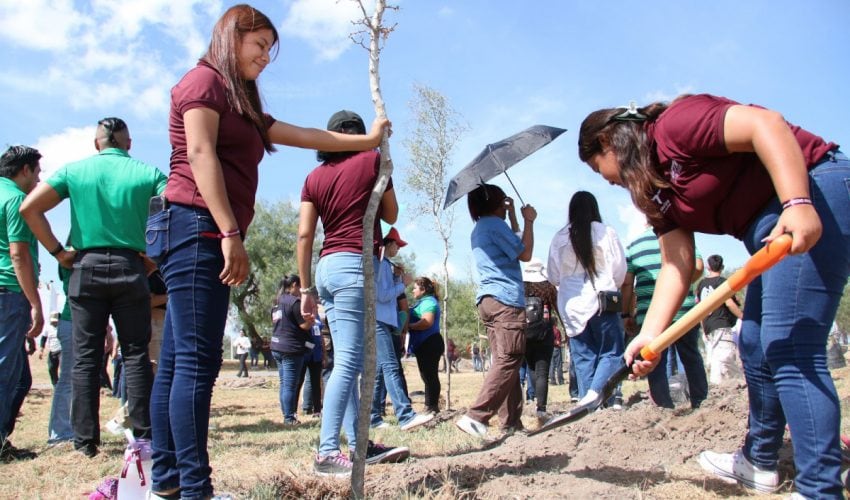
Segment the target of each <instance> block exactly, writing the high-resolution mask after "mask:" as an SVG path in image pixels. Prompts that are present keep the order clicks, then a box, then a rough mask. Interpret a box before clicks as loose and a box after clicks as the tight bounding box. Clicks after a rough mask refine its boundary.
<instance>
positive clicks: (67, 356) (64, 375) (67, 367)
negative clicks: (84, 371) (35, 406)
mask: <svg viewBox="0 0 850 500" xmlns="http://www.w3.org/2000/svg"><path fill="white" fill-rule="evenodd" d="M56 332H57V333H56V336H57V338H58V339H59V344H60V345H61V346H62V356H60V357H59V380H58V381H57V382H56V386H54V387H53V402H52V403H51V404H50V421H49V423H48V424H47V433H48V438H47V442H48V443H50V444H53V443H59V442H62V441H70V440H72V439H74V430H73V429H72V428H71V370H72V369H73V366H74V343H73V339H72V333H71V322H70V321H67V320H64V319H60V320H59V325H57V327H56Z"/></svg>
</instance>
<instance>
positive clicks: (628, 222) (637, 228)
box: [617, 203, 646, 247]
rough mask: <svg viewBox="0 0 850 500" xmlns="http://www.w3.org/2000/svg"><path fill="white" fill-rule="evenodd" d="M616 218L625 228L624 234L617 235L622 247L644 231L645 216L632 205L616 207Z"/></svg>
mask: <svg viewBox="0 0 850 500" xmlns="http://www.w3.org/2000/svg"><path fill="white" fill-rule="evenodd" d="M617 217H618V219H619V220H620V222H622V223H623V225H624V226H626V234H625V235H619V236H620V243H622V244H623V246H624V247H625V246H626V245H628V244H629V243H630V242H631V241H633V240H634V239H635V238H637V237H638V235H640V234H641V233H642V232H644V231H645V230H646V216H645V215H644V214H643V212H641V211H640V210H638V209H637V207H635V206H634V205H633V204H632V203H626V204H622V205H618V206H617Z"/></svg>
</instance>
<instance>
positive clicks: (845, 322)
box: [835, 283, 850, 332]
mask: <svg viewBox="0 0 850 500" xmlns="http://www.w3.org/2000/svg"><path fill="white" fill-rule="evenodd" d="M835 321H836V322H837V323H838V328H839V329H841V331H842V332H848V331H850V283H848V284H847V285H845V286H844V295H842V296H841V302H840V303H839V304H838V314H836V315H835Z"/></svg>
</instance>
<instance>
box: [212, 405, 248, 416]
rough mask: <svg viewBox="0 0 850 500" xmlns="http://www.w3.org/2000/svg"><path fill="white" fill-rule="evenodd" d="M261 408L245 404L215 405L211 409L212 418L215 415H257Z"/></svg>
mask: <svg viewBox="0 0 850 500" xmlns="http://www.w3.org/2000/svg"><path fill="white" fill-rule="evenodd" d="M258 412H259V410H254V409H251V408H249V407H247V406H244V405H224V406H214V407H213V408H211V409H210V418H215V417H243V416H250V415H256V414H257V413H258Z"/></svg>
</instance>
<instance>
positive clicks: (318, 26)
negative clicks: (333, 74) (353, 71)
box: [280, 0, 374, 61]
mask: <svg viewBox="0 0 850 500" xmlns="http://www.w3.org/2000/svg"><path fill="white" fill-rule="evenodd" d="M363 3H364V4H365V5H364V7H365V8H366V12H367V13H369V14H371V13H372V12H373V10H374V7H373V5H374V1H373V0H365V1H364V2H363ZM362 17H363V13H362V11H361V10H360V7H359V6H358V5H357V2H355V1H353V0H295V1H294V2H292V5H291V6H290V8H289V12H288V13H287V15H286V18H285V19H284V20H283V24H282V25H281V27H280V31H281V33H282V34H285V35H288V36H291V37H293V38H300V39H302V40H303V41H304V42H306V43H307V44H308V45H310V46H311V47H312V48H313V49H314V50H315V51H316V52H317V53H318V57H319V59H320V60H326V61H332V60H334V59H336V58H338V57H339V56H340V55H341V54H342V53H343V52H345V51H346V50H347V49H348V48H349V47H353V46H354V44H353V43H352V41H351V39H350V38H349V36H350V35H351V34H352V33H354V32H355V31H359V30H360V28H362V27H360V26H355V25H353V24H352V21H353V20H359V19H362ZM367 40H368V38H367Z"/></svg>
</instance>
